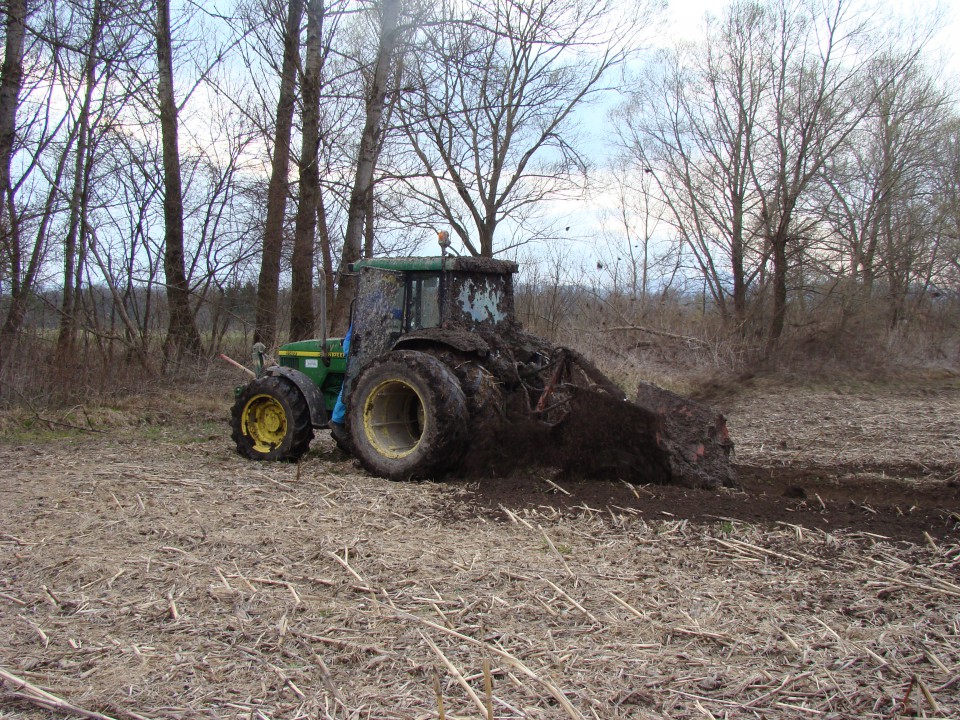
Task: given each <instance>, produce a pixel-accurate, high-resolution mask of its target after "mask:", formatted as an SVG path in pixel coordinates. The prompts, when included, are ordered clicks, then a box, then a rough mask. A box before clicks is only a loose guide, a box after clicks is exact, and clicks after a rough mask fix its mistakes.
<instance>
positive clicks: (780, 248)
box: [768, 234, 787, 350]
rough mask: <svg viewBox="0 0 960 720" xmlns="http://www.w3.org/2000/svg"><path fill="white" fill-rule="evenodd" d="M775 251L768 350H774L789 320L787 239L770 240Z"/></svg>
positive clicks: (782, 237) (774, 238) (784, 237)
mask: <svg viewBox="0 0 960 720" xmlns="http://www.w3.org/2000/svg"><path fill="white" fill-rule="evenodd" d="M770 243H771V246H772V249H773V317H772V318H771V319H770V335H769V337H768V341H769V342H768V349H769V350H772V349H773V347H774V346H776V344H777V342H779V340H780V337H781V336H782V335H783V328H784V325H785V323H786V319H787V238H786V236H785V235H779V234H778V235H776V236H775V237H773V238H771V239H770Z"/></svg>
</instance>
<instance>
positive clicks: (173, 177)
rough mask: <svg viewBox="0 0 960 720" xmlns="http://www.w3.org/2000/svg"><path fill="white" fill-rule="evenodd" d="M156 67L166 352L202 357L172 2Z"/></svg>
mask: <svg viewBox="0 0 960 720" xmlns="http://www.w3.org/2000/svg"><path fill="white" fill-rule="evenodd" d="M157 68H158V70H159V83H158V90H159V100H160V132H161V137H162V143H163V189H164V193H163V221H164V252H163V271H164V275H165V277H166V284H167V311H168V313H169V316H170V317H169V324H168V326H167V340H166V343H165V346H164V350H165V353H166V354H167V355H168V357H169V356H172V357H176V356H178V355H180V354H182V353H184V352H186V353H190V354H193V355H197V356H199V355H200V352H201V349H202V348H201V344H200V333H199V332H197V325H196V321H195V319H194V316H193V310H192V309H191V307H190V286H189V284H188V283H187V275H186V271H185V270H184V251H183V188H182V186H181V181H180V149H179V145H178V140H177V104H176V101H175V99H174V96H173V62H172V50H171V40H170V0H157Z"/></svg>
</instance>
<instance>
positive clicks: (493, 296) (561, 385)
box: [233, 257, 735, 485]
mask: <svg viewBox="0 0 960 720" xmlns="http://www.w3.org/2000/svg"><path fill="white" fill-rule="evenodd" d="M352 271H353V274H354V276H355V278H356V282H357V293H356V300H355V302H354V306H353V310H352V314H351V340H350V344H349V349H348V352H347V353H346V358H344V357H343V346H342V341H341V340H339V339H335V340H328V341H327V342H326V345H324V344H323V343H322V342H321V341H306V342H301V343H293V344H290V345H285V346H283V347H282V348H281V349H280V353H279V354H280V365H279V366H274V367H271V368H266V369H265V370H264V371H263V373H262V375H261V377H260V378H258V379H257V380H254V381H252V382H251V383H250V384H249V385H247V386H244V388H241V389H239V390H238V396H237V402H236V404H235V405H234V411H233V430H234V433H233V436H234V439H235V440H236V442H237V447H238V450H239V451H240V452H241V453H242V454H245V455H247V456H249V457H254V458H257V459H274V458H278V459H279V458H286V459H294V458H296V457H299V455H300V454H302V453H303V452H305V451H306V447H307V445H308V444H309V440H310V439H312V437H313V428H316V427H324V426H326V425H327V424H328V419H329V413H330V411H332V409H333V406H334V401H335V399H336V393H337V392H340V388H341V385H342V399H343V402H344V404H345V423H344V425H343V426H342V427H340V426H337V425H333V424H332V423H331V424H330V425H331V427H332V429H333V431H334V437H335V438H336V439H337V441H338V444H339V445H340V446H341V447H343V448H344V449H347V450H349V452H351V453H352V454H353V455H355V456H356V457H357V458H358V459H359V460H360V462H361V463H362V464H363V466H364V467H365V468H366V469H367V470H369V471H370V472H372V473H373V474H376V475H379V476H382V477H387V478H390V479H395V480H400V479H408V478H424V477H437V476H440V475H442V474H444V473H447V472H450V471H456V472H459V473H462V474H472V475H481V476H482V475H484V474H490V473H496V474H503V473H510V472H512V471H513V470H514V469H515V468H517V467H526V466H529V465H531V464H540V465H550V466H553V467H557V468H561V469H562V470H563V471H565V472H574V473H578V474H586V475H600V476H606V477H617V478H620V479H624V480H630V481H633V482H658V483H663V482H682V483H683V484H687V485H720V484H724V485H730V484H734V483H735V478H734V476H733V474H732V469H731V468H730V465H729V462H728V459H727V456H728V455H729V451H730V448H731V445H730V443H729V438H727V437H726V435H725V426H724V425H723V421H722V417H719V416H716V414H715V413H711V412H709V411H707V412H703V409H702V408H700V409H697V410H696V412H692V409H694V408H695V407H696V405H695V404H693V403H689V401H684V402H685V404H684V406H683V408H684V410H685V411H686V417H687V418H688V419H689V421H690V422H693V423H702V422H703V421H704V420H706V421H707V424H710V423H713V426H711V427H712V429H711V428H707V427H705V428H704V429H703V432H700V430H699V429H694V430H692V432H690V433H688V434H689V435H690V436H692V437H694V438H695V439H696V442H695V445H696V447H678V446H676V444H675V443H673V442H672V441H671V439H670V437H669V436H668V433H667V423H665V422H664V420H665V419H664V418H663V417H662V415H661V414H660V411H659V410H658V409H657V408H654V407H649V406H644V405H641V404H638V403H636V402H631V401H629V400H627V398H626V396H625V394H624V392H623V391H622V390H621V389H620V388H619V387H617V386H616V385H615V384H614V383H613V382H612V381H610V380H609V379H608V378H607V377H606V376H604V375H603V373H601V372H600V371H599V370H598V369H597V368H596V367H595V366H594V365H593V364H592V363H590V362H589V361H588V360H587V359H585V358H584V357H583V356H582V355H580V354H579V353H577V352H575V351H573V350H570V349H568V348H562V347H555V346H553V345H552V344H550V343H549V342H547V341H546V340H544V339H542V338H538V337H535V336H533V335H529V334H527V333H526V332H524V331H523V330H522V328H521V327H520V325H519V323H518V322H517V320H516V317H515V309H514V293H513V276H514V274H515V273H516V271H517V265H516V264H515V263H512V262H508V261H502V260H493V259H487V258H463V257H430V258H372V259H367V260H362V261H360V262H358V263H356V264H355V265H354V266H353V267H352ZM264 383H266V384H268V385H269V387H260V386H261V385H263V384H264ZM305 386H312V389H311V387H305ZM278 388H279V389H280V390H283V391H284V392H277V390H278ZM271 393H273V394H275V395H276V396H277V398H276V402H275V404H274V406H272V407H267V408H266V410H272V414H271V412H267V411H265V409H264V408H262V407H260V406H259V405H258V404H257V403H258V402H259V403H260V404H261V405H268V404H269V402H268V400H267V399H265V398H264V397H263V396H264V395H269V394H271ZM298 395H299V396H300V400H301V401H300V402H298V401H297V396H298ZM258 398H259V400H257V399H258ZM258 412H260V414H259V415H258V414H257V413H258ZM701 416H702V417H701ZM717 428H719V430H717ZM705 434H710V435H711V437H710V438H709V439H707V438H706V437H705ZM252 435H253V436H258V437H259V438H260V441H259V442H258V443H253V444H251V442H250V437H251V436H252ZM701 435H704V437H703V438H702V441H701ZM308 436H309V437H308ZM264 438H265V439H266V443H265V442H264V440H263V439H264ZM684 442H685V443H686V444H687V445H689V443H688V442H686V440H684ZM251 447H253V449H251ZM704 448H706V450H704ZM264 450H266V452H264Z"/></svg>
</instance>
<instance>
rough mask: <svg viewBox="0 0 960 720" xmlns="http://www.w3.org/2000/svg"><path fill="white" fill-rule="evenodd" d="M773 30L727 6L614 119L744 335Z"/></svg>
mask: <svg viewBox="0 0 960 720" xmlns="http://www.w3.org/2000/svg"><path fill="white" fill-rule="evenodd" d="M773 29H774V27H773V23H772V17H771V14H770V12H769V9H768V8H766V7H764V6H762V5H760V4H758V3H756V2H752V1H751V0H745V1H742V2H735V3H732V4H731V5H729V6H727V8H726V9H725V11H724V15H723V17H722V19H721V20H720V21H719V22H714V23H710V24H709V25H708V27H707V35H706V38H705V39H704V41H703V42H702V43H700V44H697V45H695V46H692V47H683V48H680V49H678V50H675V51H672V52H670V53H668V54H666V56H665V57H664V58H663V61H662V62H661V63H660V64H658V65H656V66H654V67H652V68H651V69H650V71H649V72H648V75H647V77H646V78H645V82H644V87H643V89H642V91H640V92H637V93H635V94H634V96H633V98H632V99H631V102H630V103H629V104H628V105H627V106H626V107H625V108H624V109H622V110H621V111H620V112H619V113H618V116H617V119H618V120H622V121H623V122H622V123H621V124H620V136H621V140H622V142H623V145H624V148H625V150H626V156H627V157H628V158H631V159H632V160H633V162H634V163H636V164H637V165H639V166H640V167H643V168H644V169H649V171H650V173H651V174H652V175H653V176H654V177H655V178H656V181H657V184H658V186H659V187H660V189H661V192H662V194H663V197H664V198H665V200H666V202H667V203H668V205H669V207H670V210H671V217H672V222H673V224H674V227H675V229H676V231H677V232H678V233H679V235H680V236H681V237H682V238H683V239H684V241H685V243H686V244H687V246H688V247H689V249H690V251H691V253H692V256H693V258H694V260H695V262H696V265H697V268H698V270H699V272H700V273H701V274H702V276H703V277H704V279H705V280H706V282H707V285H708V288H709V290H710V293H711V295H712V297H713V299H714V301H715V302H716V304H717V307H719V309H720V311H721V313H722V314H723V315H724V317H727V316H728V315H730V313H729V312H728V298H731V299H732V300H733V313H732V318H733V320H734V321H735V324H736V326H737V327H739V328H742V327H743V324H744V322H745V319H746V313H747V294H748V292H749V289H750V286H751V284H752V283H753V281H754V279H755V278H756V277H757V274H758V272H759V270H760V268H761V267H762V265H763V262H764V258H763V253H762V247H760V248H758V246H757V242H756V232H757V228H756V225H755V211H756V204H757V197H756V195H755V193H754V192H753V190H754V180H753V173H754V172H755V167H756V163H757V162H758V160H759V158H760V157H761V156H762V153H763V152H764V151H765V150H764V148H763V147H762V139H763V138H762V128H761V127H760V126H759V120H760V117H759V116H760V112H761V110H762V109H763V107H764V103H765V101H766V100H767V99H768V96H767V92H768V90H767V88H768V87H769V80H770V73H769V68H768V67H766V66H765V63H764V58H765V57H766V56H767V50H768V46H767V43H768V39H769V37H770V35H771V34H772V31H773Z"/></svg>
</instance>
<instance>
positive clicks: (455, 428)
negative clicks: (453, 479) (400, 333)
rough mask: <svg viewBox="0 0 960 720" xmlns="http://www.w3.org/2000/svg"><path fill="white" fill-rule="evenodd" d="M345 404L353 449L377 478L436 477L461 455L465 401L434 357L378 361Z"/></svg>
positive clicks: (409, 353)
mask: <svg viewBox="0 0 960 720" xmlns="http://www.w3.org/2000/svg"><path fill="white" fill-rule="evenodd" d="M347 405H348V406H347V418H346V419H347V433H348V436H349V438H350V443H351V445H352V448H351V449H352V451H353V454H354V455H355V456H356V457H357V458H358V459H359V460H360V463H361V464H362V465H363V466H364V468H366V469H367V470H368V471H369V472H371V473H372V474H374V475H378V476H380V477H385V478H389V479H390V480H408V479H413V478H429V477H436V476H437V475H439V474H440V473H442V472H443V471H445V470H448V469H450V468H452V467H453V466H455V465H456V464H457V462H458V461H459V460H460V458H461V456H462V455H463V451H464V448H465V446H466V440H467V425H468V417H469V413H468V411H467V401H466V398H465V397H464V394H463V390H462V389H461V387H460V383H459V381H458V380H457V377H456V375H455V374H454V373H453V371H452V370H451V369H450V368H449V367H447V366H446V365H444V364H443V363H442V362H440V361H439V360H437V359H436V358H434V357H431V356H430V355H427V354H425V353H421V352H416V351H413V350H400V351H396V352H392V353H389V354H388V355H385V356H383V357H382V358H378V359H377V360H374V361H373V362H372V363H371V364H370V365H369V366H368V367H367V368H366V369H365V370H364V371H363V373H362V374H361V375H360V377H359V378H358V379H357V382H356V385H355V386H354V389H353V391H352V392H351V393H350V397H349V400H348V404H347Z"/></svg>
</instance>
